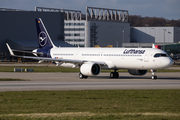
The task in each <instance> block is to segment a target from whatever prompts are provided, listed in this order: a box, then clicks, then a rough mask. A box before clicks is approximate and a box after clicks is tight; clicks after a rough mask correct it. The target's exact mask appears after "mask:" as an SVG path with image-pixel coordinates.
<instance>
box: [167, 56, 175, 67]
mask: <svg viewBox="0 0 180 120" xmlns="http://www.w3.org/2000/svg"><path fill="white" fill-rule="evenodd" d="M173 63H174V62H173V60H172V59H171V58H169V59H168V60H167V61H166V66H167V67H171V66H172V65H173Z"/></svg>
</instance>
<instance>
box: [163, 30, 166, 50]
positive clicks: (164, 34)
mask: <svg viewBox="0 0 180 120" xmlns="http://www.w3.org/2000/svg"><path fill="white" fill-rule="evenodd" d="M163 30H164V45H163V50H165V31H166V29H163Z"/></svg>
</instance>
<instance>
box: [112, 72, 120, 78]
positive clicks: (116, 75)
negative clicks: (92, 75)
mask: <svg viewBox="0 0 180 120" xmlns="http://www.w3.org/2000/svg"><path fill="white" fill-rule="evenodd" d="M118 77H119V73H118V72H111V73H110V78H118Z"/></svg>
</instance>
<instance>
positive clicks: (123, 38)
mask: <svg viewBox="0 0 180 120" xmlns="http://www.w3.org/2000/svg"><path fill="white" fill-rule="evenodd" d="M122 32H123V43H124V30H123V31H122Z"/></svg>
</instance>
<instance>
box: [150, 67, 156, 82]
mask: <svg viewBox="0 0 180 120" xmlns="http://www.w3.org/2000/svg"><path fill="white" fill-rule="evenodd" d="M151 73H152V80H156V79H157V76H156V70H152V69H151Z"/></svg>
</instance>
